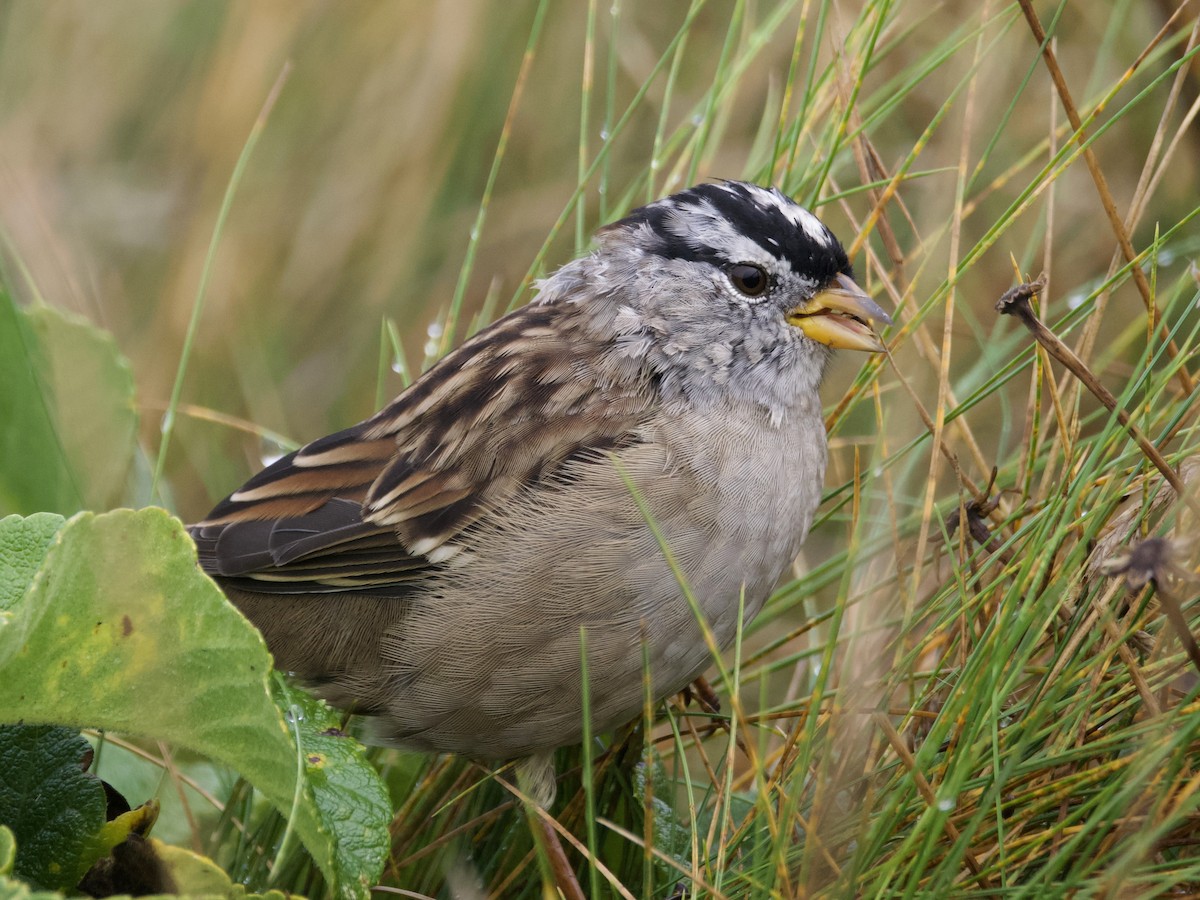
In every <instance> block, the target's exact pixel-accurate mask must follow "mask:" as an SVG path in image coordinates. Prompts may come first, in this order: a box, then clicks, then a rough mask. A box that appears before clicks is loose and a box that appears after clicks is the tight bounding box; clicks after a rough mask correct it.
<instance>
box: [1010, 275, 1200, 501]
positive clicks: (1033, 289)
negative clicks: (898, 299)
mask: <svg viewBox="0 0 1200 900" xmlns="http://www.w3.org/2000/svg"><path fill="white" fill-rule="evenodd" d="M1045 286H1046V275H1045V273H1043V274H1041V275H1039V276H1038V277H1037V279H1035V280H1034V281H1030V282H1026V283H1025V284H1019V285H1017V286H1016V287H1014V288H1011V289H1009V290H1007V291H1005V292H1004V294H1003V296H1001V297H1000V299H999V300H998V301H997V302H996V311H997V312H999V313H1000V314H1001V315H1004V316H1016V317H1017V318H1018V319H1020V320H1021V324H1022V325H1024V326H1025V327H1026V328H1028V329H1029V332H1030V334H1032V335H1033V337H1034V339H1035V340H1036V341H1037V342H1038V343H1039V344H1041V345H1042V346H1043V347H1044V348H1045V349H1046V352H1048V353H1049V354H1050V355H1051V356H1053V357H1054V358H1055V359H1057V360H1058V361H1059V362H1060V363H1062V364H1063V365H1064V366H1066V367H1067V368H1068V369H1070V371H1071V374H1072V375H1074V376H1075V377H1076V378H1078V379H1079V380H1080V381H1081V382H1082V383H1083V385H1084V387H1086V388H1087V389H1088V390H1089V391H1091V392H1092V395H1093V396H1094V397H1095V398H1096V399H1097V400H1099V401H1100V402H1101V403H1103V404H1104V406H1105V407H1106V408H1107V409H1108V411H1109V412H1111V413H1114V414H1115V415H1116V417H1117V421H1118V422H1120V423H1121V424H1122V425H1124V426H1125V429H1126V430H1127V431H1128V432H1129V435H1130V437H1132V438H1133V439H1134V441H1135V442H1136V443H1137V445H1138V447H1140V448H1141V450H1142V452H1143V453H1144V454H1145V455H1146V458H1147V459H1149V460H1150V462H1151V463H1153V464H1154V467H1155V468H1156V469H1158V471H1159V472H1161V473H1162V476H1163V478H1165V479H1166V481H1167V483H1168V484H1169V485H1171V487H1173V488H1174V489H1175V493H1176V494H1177V495H1178V496H1179V498H1180V499H1181V500H1183V502H1184V503H1187V504H1188V506H1189V507H1190V508H1191V509H1192V511H1193V512H1196V513H1197V514H1200V505H1198V504H1197V503H1196V501H1195V500H1193V499H1192V498H1191V497H1190V496H1188V494H1187V492H1186V491H1185V489H1184V484H1183V482H1182V481H1181V480H1180V478H1179V476H1178V475H1177V474H1175V470H1174V469H1172V468H1171V466H1170V465H1169V464H1168V463H1167V461H1166V460H1165V459H1164V458H1163V455H1162V454H1161V453H1159V452H1158V448H1157V447H1155V446H1154V444H1153V443H1152V442H1151V441H1150V439H1149V438H1148V437H1146V434H1145V432H1143V431H1142V429H1141V428H1139V427H1138V426H1137V425H1136V424H1135V423H1134V422H1133V420H1132V419H1131V418H1130V417H1129V413H1127V412H1125V410H1123V409H1121V408H1120V405H1119V404H1118V403H1117V398H1116V397H1114V396H1113V393H1112V391H1110V390H1109V389H1108V388H1106V387H1105V386H1104V385H1103V384H1101V383H1100V379H1099V378H1097V377H1096V375H1095V373H1094V372H1092V370H1091V369H1089V368H1088V367H1087V365H1086V364H1085V363H1084V362H1083V360H1081V359H1080V358H1079V357H1078V356H1076V355H1075V351H1073V350H1072V349H1071V348H1070V347H1068V346H1067V345H1066V344H1064V343H1063V342H1062V340H1061V339H1060V338H1059V337H1058V335H1056V334H1055V333H1054V332H1053V331H1051V330H1050V329H1049V328H1047V327H1046V324H1045V323H1044V322H1043V321H1042V320H1041V319H1039V318H1038V317H1037V314H1036V313H1034V311H1033V305H1032V304H1031V303H1030V300H1031V299H1032V298H1033V297H1035V296H1037V294H1038V293H1040V292H1041V290H1042V289H1043V288H1044V287H1045Z"/></svg>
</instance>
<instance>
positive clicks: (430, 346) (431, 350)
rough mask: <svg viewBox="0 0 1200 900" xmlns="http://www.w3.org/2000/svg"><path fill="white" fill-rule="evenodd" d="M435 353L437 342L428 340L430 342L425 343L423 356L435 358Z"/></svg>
mask: <svg viewBox="0 0 1200 900" xmlns="http://www.w3.org/2000/svg"><path fill="white" fill-rule="evenodd" d="M437 352H438V342H437V341H433V340H430V341H426V342H425V355H426V356H437Z"/></svg>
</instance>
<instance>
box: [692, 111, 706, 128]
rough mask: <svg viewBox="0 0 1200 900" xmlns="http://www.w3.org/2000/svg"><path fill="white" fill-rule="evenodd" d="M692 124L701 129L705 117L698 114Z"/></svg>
mask: <svg viewBox="0 0 1200 900" xmlns="http://www.w3.org/2000/svg"><path fill="white" fill-rule="evenodd" d="M692 124H693V125H695V126H696V127H697V128H699V127H700V126H701V125H703V124H704V116H702V115H700V113H696V114H695V115H694V116H692Z"/></svg>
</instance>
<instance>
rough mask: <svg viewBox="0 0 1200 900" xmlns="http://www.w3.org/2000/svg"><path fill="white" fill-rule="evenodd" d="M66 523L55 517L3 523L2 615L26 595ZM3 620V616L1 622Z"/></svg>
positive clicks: (46, 515)
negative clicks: (47, 551) (59, 530)
mask: <svg viewBox="0 0 1200 900" xmlns="http://www.w3.org/2000/svg"><path fill="white" fill-rule="evenodd" d="M65 521H66V519H64V518H63V517H62V516H60V515H56V514H55V513H37V514H36V515H33V516H30V517H29V518H27V519H23V518H21V517H20V516H6V517H5V518H3V519H0V614H2V613H3V611H4V610H8V609H12V608H13V607H14V606H15V605H16V603H17V601H18V600H20V599H21V597H23V596H24V595H25V591H26V589H27V588H28V587H29V584H30V582H31V581H33V576H34V575H35V574H36V573H37V570H38V567H40V566H41V564H42V560H44V559H45V557H46V550H47V549H48V548H49V547H50V542H51V541H52V540H53V539H54V535H55V534H56V533H57V532H58V529H60V528H62V526H63V522H65ZM3 620H4V616H3V615H0V622H2V621H3Z"/></svg>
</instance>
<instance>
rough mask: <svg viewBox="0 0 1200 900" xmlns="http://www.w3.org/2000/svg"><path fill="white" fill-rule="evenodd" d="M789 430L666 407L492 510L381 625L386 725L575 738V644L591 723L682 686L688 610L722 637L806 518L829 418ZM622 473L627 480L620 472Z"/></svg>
mask: <svg viewBox="0 0 1200 900" xmlns="http://www.w3.org/2000/svg"><path fill="white" fill-rule="evenodd" d="M792 432H793V433H792V434H791V435H790V440H787V441H779V440H778V439H774V440H771V439H769V438H770V436H769V435H768V436H764V435H763V431H762V427H761V423H760V422H755V421H739V420H738V418H737V417H736V416H731V417H726V418H725V420H724V422H723V429H722V432H721V433H720V434H714V433H713V432H712V429H711V427H709V426H708V425H707V422H706V421H697V422H694V423H690V422H688V421H687V419H686V418H685V417H676V418H675V420H674V421H673V422H672V424H671V426H670V429H669V430H667V429H664V430H662V431H661V433H658V434H655V435H652V437H653V439H652V440H648V441H646V442H645V443H643V444H639V445H636V446H634V447H632V448H627V449H626V450H623V451H621V452H620V453H619V454H617V456H616V458H615V459H612V458H608V457H604V458H598V459H592V460H588V461H585V462H581V463H579V464H578V466H577V467H576V469H575V470H573V471H569V472H566V473H563V476H562V477H561V478H560V479H559V480H558V482H557V483H556V484H554V485H552V486H542V487H540V488H535V489H532V490H530V491H528V492H526V494H525V495H523V496H522V497H521V498H519V499H518V501H517V502H515V503H511V504H509V505H508V506H507V507H506V508H505V509H504V510H498V511H496V512H495V513H494V514H493V515H490V516H487V517H485V519H484V520H482V521H481V523H480V525H479V526H478V527H477V528H476V529H474V530H473V533H472V534H471V535H470V543H469V550H468V551H465V552H464V554H463V556H464V557H465V558H463V559H461V560H459V561H458V563H457V565H455V566H453V567H450V568H448V569H447V570H446V571H445V572H443V573H442V574H440V575H438V576H435V577H433V578H431V579H430V580H429V583H428V584H427V585H426V586H425V587H424V588H423V589H421V590H420V591H418V592H416V593H415V594H414V595H413V596H412V597H411V598H409V599H408V600H407V611H406V614H405V616H404V618H403V621H402V622H400V623H398V624H397V626H396V627H394V628H393V629H391V630H390V631H389V633H387V634H386V635H385V637H384V639H383V642H382V656H383V663H384V664H383V670H384V671H385V673H386V675H385V677H384V679H383V681H382V682H381V684H380V685H379V688H380V691H379V700H380V701H381V702H382V703H383V704H384V705H386V713H385V715H386V717H387V720H388V721H387V722H386V724H385V730H386V736H387V737H389V738H390V739H392V740H394V741H396V742H398V743H401V744H406V745H409V746H413V747H415V748H418V749H425V750H431V751H440V752H446V751H449V752H456V753H463V754H466V755H469V756H473V757H476V758H487V759H507V758H512V757H516V756H524V755H528V754H530V753H534V752H537V751H540V750H545V749H548V748H551V747H556V746H561V745H564V744H569V743H574V742H577V741H578V740H579V739H580V737H581V735H582V710H583V693H584V683H583V677H582V671H583V665H582V659H583V657H584V655H585V654H586V663H587V665H586V668H587V673H588V683H587V688H586V689H587V693H588V699H589V703H588V705H589V708H590V710H591V720H592V729H593V731H596V732H599V731H604V730H608V729H611V728H612V727H615V726H617V725H620V724H623V723H624V722H626V721H629V720H631V719H634V718H636V717H637V716H638V715H639V712H640V711H641V710H642V709H643V708H644V705H645V703H646V702H647V699H649V701H651V702H652V701H657V700H658V699H660V698H661V697H663V696H666V695H669V694H671V693H673V692H675V691H678V690H680V689H682V688H683V687H684V686H686V685H687V684H688V683H689V682H691V681H692V680H693V679H694V678H696V677H697V676H698V675H699V674H700V673H701V672H703V671H704V670H705V669H706V668H708V666H709V665H710V664H711V662H712V654H711V651H710V649H709V647H708V644H707V643H706V641H705V638H704V634H703V630H702V628H701V626H700V625H699V624H698V623H697V615H696V612H697V611H699V613H700V615H701V616H702V617H703V618H704V620H705V623H706V625H707V627H708V629H709V630H710V633H711V635H712V636H713V638H714V640H715V642H716V643H717V645H718V646H721V647H724V646H726V645H727V644H728V643H729V642H730V641H731V640H732V639H733V637H734V635H735V633H736V630H737V626H738V618H739V614H740V615H741V616H743V617H744V621H745V622H746V623H748V622H749V621H750V619H751V618H753V616H754V615H755V614H756V613H757V612H758V610H759V609H760V608H761V606H762V604H763V603H764V602H765V600H766V598H767V596H768V595H769V593H770V591H771V590H772V588H773V587H774V585H775V583H776V582H777V581H778V579H779V577H780V575H781V574H782V572H783V571H784V569H785V568H786V567H787V566H788V565H789V564H790V563H791V561H792V559H793V558H794V556H795V554H796V552H797V551H798V549H799V545H800V543H801V542H802V541H803V538H804V535H805V533H806V532H807V529H808V526H809V523H810V521H811V517H812V514H813V511H814V510H815V508H816V506H817V504H818V503H819V500H820V493H821V482H822V474H823V470H824V459H825V438H824V430H823V426H822V424H821V421H820V418H819V417H816V418H815V420H814V419H813V418H812V417H809V418H808V419H807V420H805V421H804V422H800V423H795V424H793V426H792ZM781 448H782V450H781ZM798 472H804V473H806V476H807V478H808V479H809V480H808V481H805V482H802V483H799V485H798V484H797V482H796V478H797V473H798ZM622 474H623V475H624V476H625V478H627V479H628V481H629V483H630V484H632V485H633V487H634V490H627V489H620V490H614V488H613V484H614V480H615V481H617V482H618V483H620V482H621V476H622ZM718 485H720V486H721V487H718ZM635 491H636V494H637V497H635ZM639 501H640V502H639ZM747 510H750V514H749V515H747V512H746V511H747ZM647 511H648V512H649V515H650V517H651V518H652V519H653V521H654V525H655V527H654V528H652V527H651V526H650V525H648V524H647V516H646V512H647ZM656 530H657V532H658V535H657V536H656V534H655V531H656ZM531 533H537V534H538V540H537V541H536V547H532V546H531V542H530V541H529V540H528V535H529V534H531ZM660 539H661V543H660ZM663 545H665V547H666V548H667V550H666V552H664V549H663ZM680 576H682V580H683V582H684V584H685V585H686V589H685V588H684V587H682V586H681V583H680ZM688 594H690V595H691V597H692V598H693V600H694V602H695V608H693V605H692V603H691V602H689V600H688ZM647 673H648V675H649V678H650V687H649V695H650V696H649V698H647V696H646V694H647V689H646V687H645V681H646V679H645V677H644V676H645V675H646V674H647ZM373 705H378V704H373Z"/></svg>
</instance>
